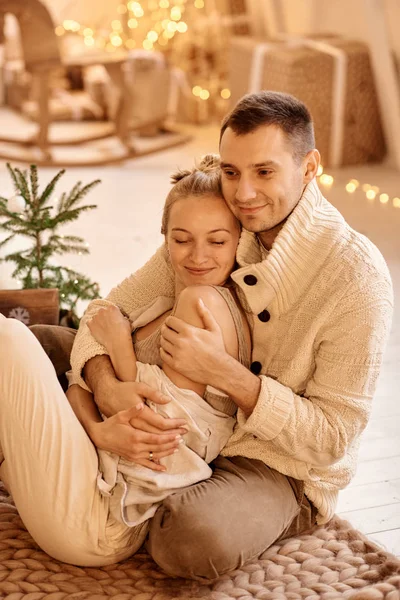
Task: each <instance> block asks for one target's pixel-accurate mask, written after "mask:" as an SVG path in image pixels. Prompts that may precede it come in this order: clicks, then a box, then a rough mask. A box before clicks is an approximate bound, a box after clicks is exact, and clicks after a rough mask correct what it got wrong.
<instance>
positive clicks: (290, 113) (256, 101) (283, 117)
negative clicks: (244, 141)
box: [220, 91, 315, 162]
mask: <svg viewBox="0 0 400 600" xmlns="http://www.w3.org/2000/svg"><path fill="white" fill-rule="evenodd" d="M263 125H275V126H277V127H280V128H281V129H282V131H283V132H284V133H285V134H286V136H287V138H288V141H289V142H290V144H291V147H292V151H293V158H294V160H295V161H296V162H300V161H301V160H302V159H303V158H304V157H305V156H306V154H307V153H308V152H310V150H313V149H314V148H315V138H314V126H313V122H312V118H311V114H310V112H309V110H308V108H307V107H306V105H305V104H303V102H301V101H300V100H298V99H297V98H295V97H294V96H291V95H290V94H283V93H281V92H269V91H262V92H257V93H255V94H247V95H246V96H243V98H241V100H239V102H238V103H237V104H236V106H235V107H234V108H233V110H232V111H231V112H230V113H229V114H228V115H227V116H226V117H225V118H224V120H223V122H222V125H221V135H220V142H221V139H222V136H223V134H224V132H225V130H226V129H227V128H228V127H230V129H232V131H233V132H234V133H235V134H236V135H245V134H246V133H251V132H252V131H255V130H256V129H258V127H261V126H263Z"/></svg>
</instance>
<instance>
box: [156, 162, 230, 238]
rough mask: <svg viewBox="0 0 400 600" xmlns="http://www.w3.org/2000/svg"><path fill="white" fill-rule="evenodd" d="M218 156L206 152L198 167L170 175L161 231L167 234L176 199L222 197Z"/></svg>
mask: <svg viewBox="0 0 400 600" xmlns="http://www.w3.org/2000/svg"><path fill="white" fill-rule="evenodd" d="M219 165H220V158H219V156H218V154H206V156H204V157H203V158H202V160H201V162H200V164H199V166H198V167H194V168H193V169H191V170H179V171H177V172H176V173H173V174H172V175H171V183H172V184H173V188H172V189H171V191H170V192H169V194H168V196H167V199H166V200H165V205H164V211H163V216H162V221H161V233H162V234H163V235H166V234H167V230H168V222H169V216H170V213H171V208H172V206H173V205H174V204H175V202H177V201H178V200H181V199H182V198H187V197H189V196H206V195H210V196H217V197H220V198H223V195H222V188H221V171H220V168H219Z"/></svg>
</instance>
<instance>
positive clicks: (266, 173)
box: [258, 169, 272, 177]
mask: <svg viewBox="0 0 400 600" xmlns="http://www.w3.org/2000/svg"><path fill="white" fill-rule="evenodd" d="M271 172H272V171H269V170H268V169H261V171H258V174H259V175H261V176H262V177H266V176H268V175H271Z"/></svg>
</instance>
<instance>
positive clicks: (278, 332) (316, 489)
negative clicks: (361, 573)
mask: <svg viewBox="0 0 400 600" xmlns="http://www.w3.org/2000/svg"><path fill="white" fill-rule="evenodd" d="M237 262H238V265H239V268H238V269H237V270H236V271H235V272H234V273H233V274H232V279H233V280H234V281H235V283H236V285H237V292H238V296H239V299H240V301H241V303H242V306H243V307H244V310H245V311H246V314H247V317H248V320H249V323H250V326H251V328H252V339H253V353H252V360H253V362H255V363H258V365H257V366H258V367H259V374H260V377H261V392H260V395H259V398H258V401H257V404H256V406H255V408H254V410H253V412H252V414H251V415H250V417H249V418H248V419H246V417H245V415H244V414H243V412H242V411H241V410H240V409H239V410H238V425H237V428H236V430H235V432H234V434H233V436H232V438H231V439H230V441H229V442H228V444H227V446H226V448H225V449H224V451H223V452H222V454H223V455H225V456H237V455H239V456H245V457H248V458H255V459H260V460H262V461H263V462H264V463H265V464H267V465H269V466H270V467H272V468H274V469H276V470H277V471H279V472H281V473H283V474H285V475H289V476H291V477H294V478H296V479H299V480H302V481H305V491H306V494H307V497H308V498H309V499H310V500H311V501H312V502H313V504H314V505H315V506H316V507H317V508H318V511H319V514H318V522H319V523H320V524H323V523H325V522H327V521H328V520H329V519H330V518H331V517H332V516H333V514H334V511H335V506H336V502H337V496H338V491H339V490H340V489H342V488H344V487H345V486H346V485H347V484H348V483H349V482H350V480H351V478H352V477H353V475H354V472H355V468H356V462H357V451H358V447H359V438H360V434H361V433H362V431H363V429H364V428H365V426H366V424H367V422H368V418H369V414H370V410H371V402H372V398H373V394H374V391H375V387H376V383H377V378H378V375H379V371H380V367H381V363H382V357H383V351H384V349H385V346H386V342H387V339H388V336H389V332H390V326H391V319H392V312H393V291H392V284H391V279H390V275H389V272H388V269H387V266H386V263H385V261H384V259H383V258H382V255H381V254H380V252H379V250H378V249H377V248H376V247H375V246H374V245H373V244H372V242H370V241H369V240H368V239H367V238H365V237H364V236H363V235H361V234H359V233H357V232H355V231H354V230H353V229H351V228H350V227H349V226H348V225H347V224H346V222H345V221H344V219H343V217H342V216H341V215H340V213H339V212H338V211H337V210H336V209H335V208H334V207H333V206H332V205H331V204H330V203H329V202H327V200H325V198H323V196H322V195H321V192H320V190H319V188H318V186H317V184H316V182H315V181H313V182H311V183H310V184H309V185H308V186H307V188H306V190H305V192H304V194H303V196H302V198H301V199H300V201H299V203H298V205H297V206H296V208H295V210H294V211H293V213H292V214H291V215H290V217H289V219H288V220H287V222H286V223H285V225H284V227H283V228H282V230H281V232H280V233H279V235H278V237H277V238H276V240H275V242H274V244H273V247H272V249H271V250H270V251H269V252H268V254H267V257H266V258H265V260H262V256H261V251H260V245H259V242H258V238H257V236H255V235H254V234H252V233H249V232H247V231H243V233H242V236H241V239H240V243H239V247H238V251H237ZM249 276H251V277H249ZM173 294H174V281H173V273H172V270H171V267H170V265H169V263H168V260H167V256H166V251H165V248H164V247H162V248H160V249H159V250H158V252H157V253H156V254H155V255H154V256H153V257H152V258H151V259H150V261H148V263H147V264H146V265H145V266H144V267H143V268H142V269H140V270H139V271H138V272H137V273H135V274H134V275H131V277H129V278H128V279H126V280H125V281H124V282H123V283H122V284H121V285H120V286H118V287H117V288H115V289H113V290H112V291H111V293H110V295H109V296H108V297H107V300H103V301H94V302H92V303H91V305H90V306H89V309H88V311H87V313H86V315H85V317H84V319H83V323H82V326H81V329H80V331H79V333H78V336H77V339H76V342H75V344H74V348H73V351H72V357H71V362H72V367H73V371H74V376H75V379H77V378H79V377H80V375H81V371H82V368H83V366H84V365H85V363H86V361H88V360H89V359H90V358H92V357H93V356H95V355H96V354H102V353H104V348H103V347H102V346H99V345H97V344H96V343H95V342H94V341H93V338H92V337H91V335H90V332H89V330H88V328H87V326H86V320H87V318H88V317H90V316H91V315H92V314H93V313H94V312H95V311H96V310H97V309H98V307H100V306H102V305H104V304H105V303H109V302H111V303H115V304H116V305H117V306H119V307H120V308H122V310H124V311H125V312H126V313H128V314H131V313H132V314H136V313H137V311H139V312H140V310H143V309H144V308H146V307H149V306H151V305H153V304H155V303H156V302H159V301H160V300H159V297H164V298H165V297H167V298H170V297H171V296H173ZM265 311H268V314H269V316H270V318H269V319H268V320H267V321H265V318H264V316H265ZM80 382H81V383H82V384H83V385H84V383H83V382H82V380H81V381H80Z"/></svg>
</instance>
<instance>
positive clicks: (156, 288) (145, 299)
mask: <svg viewBox="0 0 400 600" xmlns="http://www.w3.org/2000/svg"><path fill="white" fill-rule="evenodd" d="M174 294H175V286H174V275H173V271H172V268H171V266H170V263H169V260H168V255H167V252H166V249H165V245H163V246H161V248H159V249H158V250H157V252H156V253H155V254H154V256H152V257H151V258H150V260H149V261H148V262H147V263H146V264H145V265H144V266H143V267H142V268H141V269H139V270H138V271H136V273H134V274H132V275H130V276H129V277H127V278H126V279H125V280H124V281H123V282H122V283H121V284H119V285H118V286H117V287H115V288H113V289H112V290H111V292H110V293H109V294H108V296H107V297H106V299H104V300H94V301H93V302H91V303H90V304H89V306H88V308H87V310H86V312H85V314H84V316H83V317H82V320H81V323H80V326H79V331H78V333H77V335H76V338H75V342H74V345H73V348H72V354H71V367H72V372H73V380H74V381H75V382H76V383H79V385H80V386H82V387H83V388H85V389H86V390H89V388H88V386H87V385H86V384H85V381H84V380H83V378H82V370H83V367H84V366H85V364H86V363H87V361H88V360H90V359H91V358H93V357H94V356H99V355H101V354H107V351H106V349H105V348H104V346H102V345H101V344H98V343H97V342H96V340H95V339H94V338H93V336H92V334H91V333H90V331H89V328H88V326H87V322H88V320H89V319H91V318H92V317H93V316H94V315H95V314H96V312H97V311H98V310H99V309H100V308H102V307H105V306H109V305H115V306H118V308H119V309H120V310H121V311H122V312H123V313H125V314H127V315H130V314H131V313H132V312H134V311H137V310H138V309H139V308H142V307H145V306H147V305H148V304H149V303H151V302H152V301H153V300H155V299H156V298H157V297H158V296H161V295H162V296H170V297H174ZM89 391H91V390H89Z"/></svg>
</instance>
